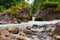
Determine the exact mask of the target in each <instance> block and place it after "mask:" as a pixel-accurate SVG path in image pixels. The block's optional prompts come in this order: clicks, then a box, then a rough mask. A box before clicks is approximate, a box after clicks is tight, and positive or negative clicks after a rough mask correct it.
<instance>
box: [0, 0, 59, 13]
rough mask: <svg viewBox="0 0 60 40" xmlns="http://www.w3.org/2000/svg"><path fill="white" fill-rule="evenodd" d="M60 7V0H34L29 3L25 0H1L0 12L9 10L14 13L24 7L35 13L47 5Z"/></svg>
mask: <svg viewBox="0 0 60 40" xmlns="http://www.w3.org/2000/svg"><path fill="white" fill-rule="evenodd" d="M58 6H59V7H60V1H59V0H34V2H33V3H32V4H31V5H29V4H28V3H26V2H25V0H0V12H2V11H5V10H6V11H7V12H10V13H12V14H14V13H16V11H18V10H22V8H23V7H24V8H28V9H29V11H30V13H31V14H35V13H36V12H37V11H38V10H40V9H44V8H47V7H52V8H56V7H58Z"/></svg>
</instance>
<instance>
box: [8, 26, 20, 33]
mask: <svg viewBox="0 0 60 40" xmlns="http://www.w3.org/2000/svg"><path fill="white" fill-rule="evenodd" d="M8 31H9V32H11V33H14V34H17V33H19V28H17V27H9V28H8Z"/></svg>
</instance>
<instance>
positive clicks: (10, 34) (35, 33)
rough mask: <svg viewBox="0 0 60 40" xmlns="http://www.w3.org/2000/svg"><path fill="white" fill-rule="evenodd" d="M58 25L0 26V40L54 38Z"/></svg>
mask: <svg viewBox="0 0 60 40" xmlns="http://www.w3.org/2000/svg"><path fill="white" fill-rule="evenodd" d="M59 26H60V23H56V24H45V25H42V26H40V25H33V26H32V27H30V26H23V27H20V26H18V27H17V26H9V27H5V28H0V40H55V35H59V34H58V33H56V32H59V31H60V30H59ZM56 28H57V29H56ZM57 30H58V31H57Z"/></svg>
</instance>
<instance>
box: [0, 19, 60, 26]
mask: <svg viewBox="0 0 60 40" xmlns="http://www.w3.org/2000/svg"><path fill="white" fill-rule="evenodd" d="M57 22H60V20H52V21H29V22H22V23H20V24H0V27H9V26H19V27H22V26H23V27H24V26H32V25H33V24H36V25H40V26H41V25H44V24H55V23H57Z"/></svg>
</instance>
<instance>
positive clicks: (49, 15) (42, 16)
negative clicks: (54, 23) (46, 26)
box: [36, 8, 60, 21]
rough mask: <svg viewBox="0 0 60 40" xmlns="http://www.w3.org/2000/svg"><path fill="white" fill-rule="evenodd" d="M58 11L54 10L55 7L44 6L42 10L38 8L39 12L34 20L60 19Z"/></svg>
mask: <svg viewBox="0 0 60 40" xmlns="http://www.w3.org/2000/svg"><path fill="white" fill-rule="evenodd" d="M59 11H60V10H59ZM59 11H55V9H53V8H46V9H43V10H39V12H38V13H37V15H36V20H39V21H40V20H53V19H60V12H59Z"/></svg>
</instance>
